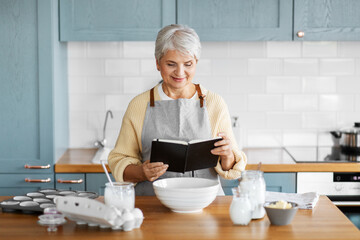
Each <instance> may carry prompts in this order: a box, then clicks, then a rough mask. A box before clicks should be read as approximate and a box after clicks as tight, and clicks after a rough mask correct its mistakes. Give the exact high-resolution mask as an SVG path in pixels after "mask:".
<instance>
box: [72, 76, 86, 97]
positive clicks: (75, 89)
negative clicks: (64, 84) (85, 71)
mask: <svg viewBox="0 0 360 240" xmlns="http://www.w3.org/2000/svg"><path fill="white" fill-rule="evenodd" d="M68 86H69V93H70V94H73V93H84V94H86V93H87V81H86V77H71V78H70V79H69V85H68Z"/></svg>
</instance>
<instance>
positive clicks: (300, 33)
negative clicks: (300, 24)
mask: <svg viewBox="0 0 360 240" xmlns="http://www.w3.org/2000/svg"><path fill="white" fill-rule="evenodd" d="M296 35H297V36H298V37H299V38H303V37H304V36H305V33H304V32H303V31H298V32H297V33H296Z"/></svg>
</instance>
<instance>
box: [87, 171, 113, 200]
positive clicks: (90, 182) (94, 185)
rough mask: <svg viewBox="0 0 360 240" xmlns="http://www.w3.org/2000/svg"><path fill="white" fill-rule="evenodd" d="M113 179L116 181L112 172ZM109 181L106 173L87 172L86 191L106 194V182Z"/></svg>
mask: <svg viewBox="0 0 360 240" xmlns="http://www.w3.org/2000/svg"><path fill="white" fill-rule="evenodd" d="M110 177H111V180H112V181H113V182H115V179H114V177H113V176H112V174H110ZM107 182H109V181H108V179H107V177H106V175H105V173H87V174H86V191H89V192H96V193H98V194H99V195H101V196H104V191H105V183H107Z"/></svg>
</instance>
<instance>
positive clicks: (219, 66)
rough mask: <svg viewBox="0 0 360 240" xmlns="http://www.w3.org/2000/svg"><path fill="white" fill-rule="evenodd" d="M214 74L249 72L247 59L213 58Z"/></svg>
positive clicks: (230, 74)
mask: <svg viewBox="0 0 360 240" xmlns="http://www.w3.org/2000/svg"><path fill="white" fill-rule="evenodd" d="M212 74H213V75H215V76H226V75H228V76H239V75H240V76H241V75H246V74H247V61H246V59H219V58H215V59H213V60H212Z"/></svg>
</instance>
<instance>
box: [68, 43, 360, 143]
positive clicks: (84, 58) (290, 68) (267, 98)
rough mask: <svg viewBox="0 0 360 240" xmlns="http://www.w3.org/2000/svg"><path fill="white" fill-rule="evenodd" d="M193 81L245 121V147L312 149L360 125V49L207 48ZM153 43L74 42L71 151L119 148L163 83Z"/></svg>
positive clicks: (244, 45) (220, 45)
mask: <svg viewBox="0 0 360 240" xmlns="http://www.w3.org/2000/svg"><path fill="white" fill-rule="evenodd" d="M202 44H203V45H202V46H203V51H202V56H201V59H200V61H199V64H198V70H197V75H196V77H195V79H194V82H198V83H201V84H203V85H204V86H205V87H206V88H207V89H209V90H212V91H215V92H217V93H219V94H221V95H222V96H223V97H224V99H225V100H226V102H227V104H228V106H229V110H230V113H231V115H232V116H239V117H240V118H239V119H240V125H241V128H242V145H243V146H279V145H312V144H316V143H317V142H318V141H319V136H318V134H317V133H318V132H322V131H327V130H329V129H334V128H339V127H343V126H351V125H352V124H353V122H354V121H360V42H303V43H301V42H203V43H202ZM153 52H154V42H70V43H68V56H69V61H68V63H69V91H70V94H69V96H70V99H69V102H70V147H71V148H89V147H93V146H94V145H93V143H94V142H95V141H96V140H98V139H101V138H102V128H103V123H104V119H105V112H106V111H107V110H109V109H110V110H112V111H113V113H114V119H109V121H108V128H107V132H106V134H107V139H108V143H109V145H110V146H112V145H114V144H115V141H116V138H117V135H118V133H119V130H120V126H121V121H122V116H123V114H124V112H125V110H126V108H127V105H128V103H129V101H130V100H131V99H132V98H133V97H134V96H136V95H137V94H139V93H141V92H143V91H145V90H148V89H150V88H151V87H152V86H154V85H155V84H156V83H157V82H158V81H159V80H160V74H159V72H158V71H157V70H156V65H155V59H154V54H153Z"/></svg>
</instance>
